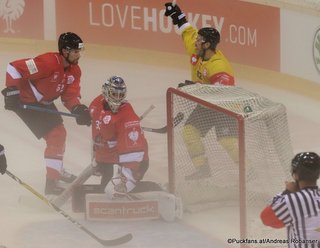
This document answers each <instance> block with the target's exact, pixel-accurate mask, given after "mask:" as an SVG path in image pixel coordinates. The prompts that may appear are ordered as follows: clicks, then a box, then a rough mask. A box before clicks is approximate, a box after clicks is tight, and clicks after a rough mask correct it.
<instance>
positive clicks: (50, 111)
mask: <svg viewBox="0 0 320 248" xmlns="http://www.w3.org/2000/svg"><path fill="white" fill-rule="evenodd" d="M21 108H23V109H31V110H35V111H39V112H47V113H51V114H55V115H65V116H69V117H78V116H79V115H76V114H72V113H66V112H61V111H57V110H53V109H47V108H42V107H39V106H33V105H27V104H23V105H21Z"/></svg>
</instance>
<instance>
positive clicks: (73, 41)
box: [58, 32, 84, 53]
mask: <svg viewBox="0 0 320 248" xmlns="http://www.w3.org/2000/svg"><path fill="white" fill-rule="evenodd" d="M58 48H59V52H60V53H61V52H62V49H68V50H71V49H83V48H84V44H83V41H82V39H81V38H80V37H79V36H78V35H77V34H75V33H72V32H67V33H62V34H61V35H60V37H59V41H58Z"/></svg>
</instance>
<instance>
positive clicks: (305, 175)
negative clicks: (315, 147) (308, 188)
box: [291, 152, 320, 180]
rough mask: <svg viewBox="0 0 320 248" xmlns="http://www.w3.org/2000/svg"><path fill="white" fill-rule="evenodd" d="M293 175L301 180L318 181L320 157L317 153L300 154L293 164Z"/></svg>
mask: <svg viewBox="0 0 320 248" xmlns="http://www.w3.org/2000/svg"><path fill="white" fill-rule="evenodd" d="M291 173H292V174H293V173H297V174H298V175H299V179H301V180H317V179H318V178H319V174H320V157H319V155H318V154H316V153H315V152H301V153H298V154H297V155H296V156H295V157H294V158H293V159H292V162H291Z"/></svg>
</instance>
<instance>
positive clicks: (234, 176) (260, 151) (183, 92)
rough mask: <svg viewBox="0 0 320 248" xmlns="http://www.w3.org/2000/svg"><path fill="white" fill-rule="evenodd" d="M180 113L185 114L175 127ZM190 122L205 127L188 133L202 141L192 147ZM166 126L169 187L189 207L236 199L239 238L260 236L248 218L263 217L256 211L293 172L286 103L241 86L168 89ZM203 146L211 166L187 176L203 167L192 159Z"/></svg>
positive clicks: (211, 204) (279, 188)
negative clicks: (291, 169)
mask: <svg viewBox="0 0 320 248" xmlns="http://www.w3.org/2000/svg"><path fill="white" fill-rule="evenodd" d="M202 109H205V110H204V112H203V113H202V115H201V112H202V111H203V110H202ZM179 112H182V113H183V114H184V119H183V120H182V121H181V123H180V124H178V125H177V126H175V127H174V124H173V119H174V117H175V116H176V115H177V114H178V113H179ZM197 112H198V113H200V114H196V113H197ZM190 125H192V126H195V127H197V129H200V130H201V131H200V132H199V133H200V134H199V133H197V132H194V133H192V135H191V134H188V135H187V136H188V137H189V139H190V136H191V137H192V136H194V137H195V138H194V139H193V140H192V139H191V140H192V141H190V143H192V142H195V140H196V141H197V142H200V143H197V146H193V148H194V150H193V151H191V152H190V151H189V150H188V149H190V148H188V147H187V145H186V142H187V143H188V141H186V140H185V136H186V132H187V131H186V130H189V129H190V128H187V126H190ZM167 126H168V133H167V137H168V170H169V171H168V174H169V190H170V192H171V193H173V194H177V195H179V196H180V197H181V198H182V201H183V203H184V205H185V206H186V209H192V207H193V206H200V207H199V209H201V206H204V205H207V206H217V205H219V204H221V205H223V204H226V203H229V204H234V205H235V206H237V208H238V211H237V212H238V218H239V225H240V229H239V230H240V231H239V235H240V237H241V238H249V237H252V236H255V235H257V234H256V233H253V231H252V229H256V228H255V227H250V226H249V224H248V223H250V219H252V218H259V216H257V214H258V212H257V211H259V210H262V208H263V207H264V206H265V205H266V204H267V202H268V200H270V199H271V197H272V196H273V195H274V194H276V193H278V192H280V191H281V190H282V189H283V185H284V181H286V180H288V178H289V177H290V173H289V169H290V161H291V159H292V157H293V151H292V147H291V141H290V135H289V128H288V123H287V115H286V108H285V106H284V105H283V104H280V103H275V102H273V101H271V100H269V99H267V98H265V97H262V96H260V95H258V94H256V93H253V92H250V91H248V90H246V89H243V88H241V87H237V86H236V87H234V86H212V85H202V84H194V85H190V86H185V87H182V88H180V89H175V88H169V89H168V90H167ZM191 129H192V130H194V128H191ZM199 136H200V137H199ZM195 143H196V142H195ZM190 147H192V145H191V146H190ZM199 147H202V148H203V151H200V152H199V154H201V156H204V157H206V159H207V161H208V170H206V173H203V174H202V178H201V176H200V177H199V178H195V179H192V180H189V179H187V178H188V175H189V174H192V173H194V172H196V171H197V170H199V168H196V167H195V166H194V162H193V159H192V155H194V154H193V153H196V151H197V150H199V149H198V148H199ZM200 150H201V149H200ZM249 215H254V216H249ZM233 225H234V223H233Z"/></svg>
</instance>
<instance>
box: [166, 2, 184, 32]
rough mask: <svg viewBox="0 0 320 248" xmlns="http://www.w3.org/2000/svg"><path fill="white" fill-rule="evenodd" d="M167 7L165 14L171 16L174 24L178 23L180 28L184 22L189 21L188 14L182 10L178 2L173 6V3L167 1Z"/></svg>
mask: <svg viewBox="0 0 320 248" xmlns="http://www.w3.org/2000/svg"><path fill="white" fill-rule="evenodd" d="M165 7H166V11H165V12H164V15H165V16H170V17H171V18H172V22H173V24H174V25H178V27H179V28H180V27H181V26H182V25H183V24H185V23H187V22H188V21H187V18H186V15H185V14H184V13H183V12H182V11H181V9H180V8H179V6H178V5H177V4H175V5H174V6H173V5H172V3H166V4H165Z"/></svg>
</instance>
